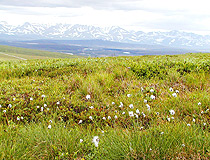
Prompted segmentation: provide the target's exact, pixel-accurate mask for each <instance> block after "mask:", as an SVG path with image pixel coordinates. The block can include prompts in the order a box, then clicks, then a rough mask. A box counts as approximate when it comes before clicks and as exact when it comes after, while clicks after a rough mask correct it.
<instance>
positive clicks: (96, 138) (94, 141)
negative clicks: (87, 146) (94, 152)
mask: <svg viewBox="0 0 210 160" xmlns="http://www.w3.org/2000/svg"><path fill="white" fill-rule="evenodd" d="M99 141H100V140H99V137H98V136H94V137H93V140H92V142H93V143H94V145H95V146H96V147H98V144H99Z"/></svg>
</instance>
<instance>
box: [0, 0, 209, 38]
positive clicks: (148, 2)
mask: <svg viewBox="0 0 210 160" xmlns="http://www.w3.org/2000/svg"><path fill="white" fill-rule="evenodd" d="M209 6H210V1H208V0H199V1H198V0H30V1H26V0H1V1H0V15H1V16H0V21H7V22H8V23H10V24H22V23H24V22H31V23H52V24H55V23H67V24H85V25H94V26H100V27H108V26H120V27H123V28H125V29H130V30H143V31H170V30H180V31H188V32H195V33H200V34H210V9H209Z"/></svg>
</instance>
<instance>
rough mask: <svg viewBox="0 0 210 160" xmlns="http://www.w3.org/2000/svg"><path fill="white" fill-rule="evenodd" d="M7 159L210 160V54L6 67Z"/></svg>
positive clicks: (0, 137)
mask: <svg viewBox="0 0 210 160" xmlns="http://www.w3.org/2000/svg"><path fill="white" fill-rule="evenodd" d="M0 81H1V83H0V158H1V159H78V160H79V159H103V160H104V159H108V160H109V159H116V160H119V159H210V124H209V122H210V111H209V107H210V54H202V53H200V54H184V55H170V56H168V55H164V56H139V57H107V58H74V59H39V60H27V61H0Z"/></svg>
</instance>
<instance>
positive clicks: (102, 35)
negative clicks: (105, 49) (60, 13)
mask: <svg viewBox="0 0 210 160" xmlns="http://www.w3.org/2000/svg"><path fill="white" fill-rule="evenodd" d="M36 39H51V40H93V39H101V40H107V41H115V42H123V43H136V44H149V45H163V46H168V47H179V48H190V49H199V50H201V51H202V50H203V51H207V50H209V49H210V47H209V46H210V36H209V35H205V36H203V35H198V34H194V33H187V32H180V31H170V32H149V33H145V32H142V31H137V32H135V31H128V30H125V29H123V28H120V27H117V26H116V27H108V28H100V27H95V26H88V25H78V24H77V25H70V24H56V25H46V24H31V23H28V22H26V23H24V24H23V25H19V26H12V25H9V24H7V23H6V22H0V40H18V41H19V40H36Z"/></svg>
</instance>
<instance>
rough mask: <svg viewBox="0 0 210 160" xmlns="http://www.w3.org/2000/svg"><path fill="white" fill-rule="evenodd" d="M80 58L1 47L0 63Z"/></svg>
mask: <svg viewBox="0 0 210 160" xmlns="http://www.w3.org/2000/svg"><path fill="white" fill-rule="evenodd" d="M78 57H79V56H73V55H68V54H64V53H57V52H49V51H41V50H35V49H27V48H19V47H11V46H6V45H0V61H3V60H15V59H16V60H21V59H22V60H28V59H49V58H78Z"/></svg>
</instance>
